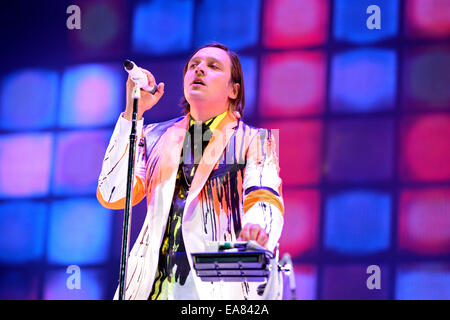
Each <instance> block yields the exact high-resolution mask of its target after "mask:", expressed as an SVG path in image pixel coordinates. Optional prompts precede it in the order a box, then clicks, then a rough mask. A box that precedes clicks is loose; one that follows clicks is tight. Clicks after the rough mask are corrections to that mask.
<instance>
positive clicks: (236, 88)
mask: <svg viewBox="0 0 450 320" xmlns="http://www.w3.org/2000/svg"><path fill="white" fill-rule="evenodd" d="M240 88H241V85H240V84H239V83H233V90H232V91H231V93H230V95H229V98H230V99H236V98H237V96H238V94H239V89H240Z"/></svg>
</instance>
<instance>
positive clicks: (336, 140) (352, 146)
mask: <svg viewBox="0 0 450 320" xmlns="http://www.w3.org/2000/svg"><path fill="white" fill-rule="evenodd" d="M328 130H329V131H328V143H327V148H328V150H327V160H326V164H327V165H326V167H325V168H326V169H325V173H326V176H327V178H328V179H329V181H331V182H339V181H347V182H360V181H377V180H378V181H379V180H387V179H390V178H391V177H392V174H393V159H394V157H393V152H394V124H393V121H392V120H390V119H387V120H384V119H367V120H366V119H348V120H347V119H345V120H333V121H331V123H330V126H329V129H328Z"/></svg>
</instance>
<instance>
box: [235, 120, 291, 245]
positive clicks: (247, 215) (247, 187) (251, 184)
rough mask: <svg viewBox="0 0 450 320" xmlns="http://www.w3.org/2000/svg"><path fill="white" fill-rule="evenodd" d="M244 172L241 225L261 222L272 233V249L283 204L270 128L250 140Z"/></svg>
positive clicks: (279, 232) (274, 144) (277, 234)
mask: <svg viewBox="0 0 450 320" xmlns="http://www.w3.org/2000/svg"><path fill="white" fill-rule="evenodd" d="M246 160H247V162H246V166H245V174H244V216H243V219H242V226H245V225H246V224H247V223H253V224H258V225H260V226H261V227H262V228H264V229H265V230H266V232H267V233H268V234H269V241H268V243H267V248H268V249H269V250H271V251H273V250H274V249H275V247H276V245H277V243H278V240H279V238H280V236H281V230H282V228H283V216H284V204H283V198H282V190H281V189H282V187H281V178H280V177H279V171H280V168H279V165H278V155H277V153H276V143H275V139H274V136H273V134H272V133H271V132H270V130H267V129H259V130H258V133H257V134H256V135H255V137H253V139H252V140H251V142H250V145H249V148H248V151H247V158H246Z"/></svg>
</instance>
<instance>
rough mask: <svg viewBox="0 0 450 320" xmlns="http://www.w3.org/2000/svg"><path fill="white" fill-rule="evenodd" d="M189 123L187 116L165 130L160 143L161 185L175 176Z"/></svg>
mask: <svg viewBox="0 0 450 320" xmlns="http://www.w3.org/2000/svg"><path fill="white" fill-rule="evenodd" d="M188 122H189V114H187V115H186V116H185V117H184V118H183V119H182V120H181V121H178V122H176V123H175V124H174V125H173V126H171V127H170V128H168V129H167V131H166V133H165V134H164V137H163V140H162V141H161V145H160V147H161V148H162V150H161V153H160V154H161V159H160V163H161V164H162V165H161V183H165V182H166V181H167V179H169V178H170V177H173V176H175V177H176V172H177V171H178V166H179V165H180V157H181V149H182V148H183V142H184V138H185V136H186V130H187V126H188Z"/></svg>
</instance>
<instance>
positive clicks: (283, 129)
mask: <svg viewBox="0 0 450 320" xmlns="http://www.w3.org/2000/svg"><path fill="white" fill-rule="evenodd" d="M261 126H262V127H264V128H269V129H279V146H278V148H279V150H280V151H279V163H280V176H281V179H283V186H284V187H286V186H294V185H311V184H314V185H315V184H318V183H319V182H320V178H321V162H322V155H321V145H322V135H323V133H322V131H323V125H322V123H321V122H320V121H315V120H311V121H270V122H269V121H268V122H264V123H261Z"/></svg>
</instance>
